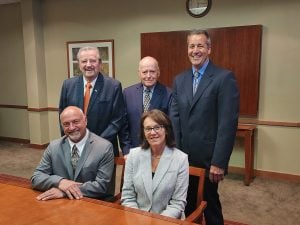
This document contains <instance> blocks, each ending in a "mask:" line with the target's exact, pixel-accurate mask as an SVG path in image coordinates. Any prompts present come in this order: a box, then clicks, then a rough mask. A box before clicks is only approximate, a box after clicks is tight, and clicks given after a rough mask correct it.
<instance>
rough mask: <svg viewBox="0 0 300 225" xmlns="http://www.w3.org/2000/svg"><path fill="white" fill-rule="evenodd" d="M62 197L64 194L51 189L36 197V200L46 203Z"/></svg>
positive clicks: (56, 189)
mask: <svg viewBox="0 0 300 225" xmlns="http://www.w3.org/2000/svg"><path fill="white" fill-rule="evenodd" d="M64 196H65V194H64V192H63V191H61V190H59V189H58V188H51V189H49V190H48V191H45V192H44V193H42V194H40V195H39V196H37V197H36V199H37V200H39V201H47V200H51V199H58V198H63V197H64Z"/></svg>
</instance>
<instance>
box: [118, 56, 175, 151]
mask: <svg viewBox="0 0 300 225" xmlns="http://www.w3.org/2000/svg"><path fill="white" fill-rule="evenodd" d="M138 72H139V78H140V80H141V82H140V83H138V84H134V85H132V86H130V87H128V88H125V89H124V91H123V95H124V101H125V105H126V111H127V116H126V117H125V119H124V120H125V121H127V123H126V124H125V126H123V128H122V131H121V132H120V133H119V140H120V144H121V148H122V149H125V151H123V153H125V154H127V153H129V148H134V147H137V146H139V145H140V137H139V133H140V128H139V122H140V118H141V116H142V114H143V112H147V111H149V110H152V109H159V110H161V111H163V112H164V113H166V114H167V115H168V114H169V108H170V104H171V99H172V92H171V89H170V88H168V87H166V86H164V85H163V84H161V83H160V82H158V78H159V76H160V70H159V65H158V62H157V60H156V59H155V58H153V57H151V56H146V57H144V58H142V59H141V60H140V63H139V69H138ZM128 133H129V137H128V136H126V135H127V134H128ZM128 138H129V142H127V140H128ZM128 143H130V144H129V145H128Z"/></svg>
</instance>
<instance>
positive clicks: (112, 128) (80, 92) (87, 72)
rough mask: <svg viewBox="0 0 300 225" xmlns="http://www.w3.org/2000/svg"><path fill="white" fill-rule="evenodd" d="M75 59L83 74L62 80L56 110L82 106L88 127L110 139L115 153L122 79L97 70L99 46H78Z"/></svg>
mask: <svg viewBox="0 0 300 225" xmlns="http://www.w3.org/2000/svg"><path fill="white" fill-rule="evenodd" d="M77 59H78V63H79V68H80V70H81V72H82V75H80V76H74V77H72V78H70V79H67V80H65V81H64V83H63V86H62V89H61V95H60V102H59V113H61V112H62V111H63V110H64V109H65V108H66V107H68V106H71V105H73V106H77V107H79V108H81V109H82V110H83V112H84V114H85V115H86V117H87V128H88V129H89V130H90V131H92V132H94V133H95V134H97V135H98V136H101V137H103V138H105V139H107V140H109V141H110V142H111V143H112V144H113V147H114V154H115V156H118V155H119V148H118V142H117V134H118V132H119V130H120V128H121V127H122V125H123V117H124V113H125V106H124V99H123V95H122V87H121V83H120V82H119V81H117V80H115V79H112V78H110V77H108V76H106V75H103V74H102V73H101V72H100V68H101V63H102V62H101V58H100V52H99V49H98V48H96V47H83V48H81V49H80V50H79V52H78V54H77ZM62 135H63V132H62Z"/></svg>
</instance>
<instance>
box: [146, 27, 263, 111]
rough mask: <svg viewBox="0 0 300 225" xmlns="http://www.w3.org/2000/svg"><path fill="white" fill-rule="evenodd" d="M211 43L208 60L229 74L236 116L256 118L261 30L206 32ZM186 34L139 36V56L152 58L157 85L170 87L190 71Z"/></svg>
mask: <svg viewBox="0 0 300 225" xmlns="http://www.w3.org/2000/svg"><path fill="white" fill-rule="evenodd" d="M207 30H208V32H209V34H210V36H211V41H212V53H211V57H210V58H211V60H212V61H213V62H214V63H215V64H217V65H219V66H221V67H224V68H227V69H229V70H232V71H233V72H234V73H235V75H236V78H237V81H238V85H239V89H240V94H241V104H240V115H241V116H257V112H258V100H259V78H260V59H261V38H262V26H261V25H251V26H239V27H224V28H212V29H207ZM187 33H188V31H171V32H155V33H142V34H141V56H142V57H144V56H147V55H150V56H153V57H154V58H156V59H157V60H158V62H159V66H160V71H161V76H160V82H162V83H163V84H165V85H167V86H169V87H171V86H172V83H173V79H174V77H175V76H176V75H177V74H178V73H179V72H181V71H183V70H185V69H188V68H190V67H191V64H190V62H189V60H188V57H187V42H186V37H187Z"/></svg>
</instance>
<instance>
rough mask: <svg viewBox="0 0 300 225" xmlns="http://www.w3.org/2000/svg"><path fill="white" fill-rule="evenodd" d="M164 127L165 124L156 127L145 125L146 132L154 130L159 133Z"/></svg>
mask: <svg viewBox="0 0 300 225" xmlns="http://www.w3.org/2000/svg"><path fill="white" fill-rule="evenodd" d="M163 127H164V126H163V125H156V126H154V127H144V131H145V133H150V132H151V131H152V130H153V131H154V132H155V133H157V132H158V131H160V130H161V128H163Z"/></svg>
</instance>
